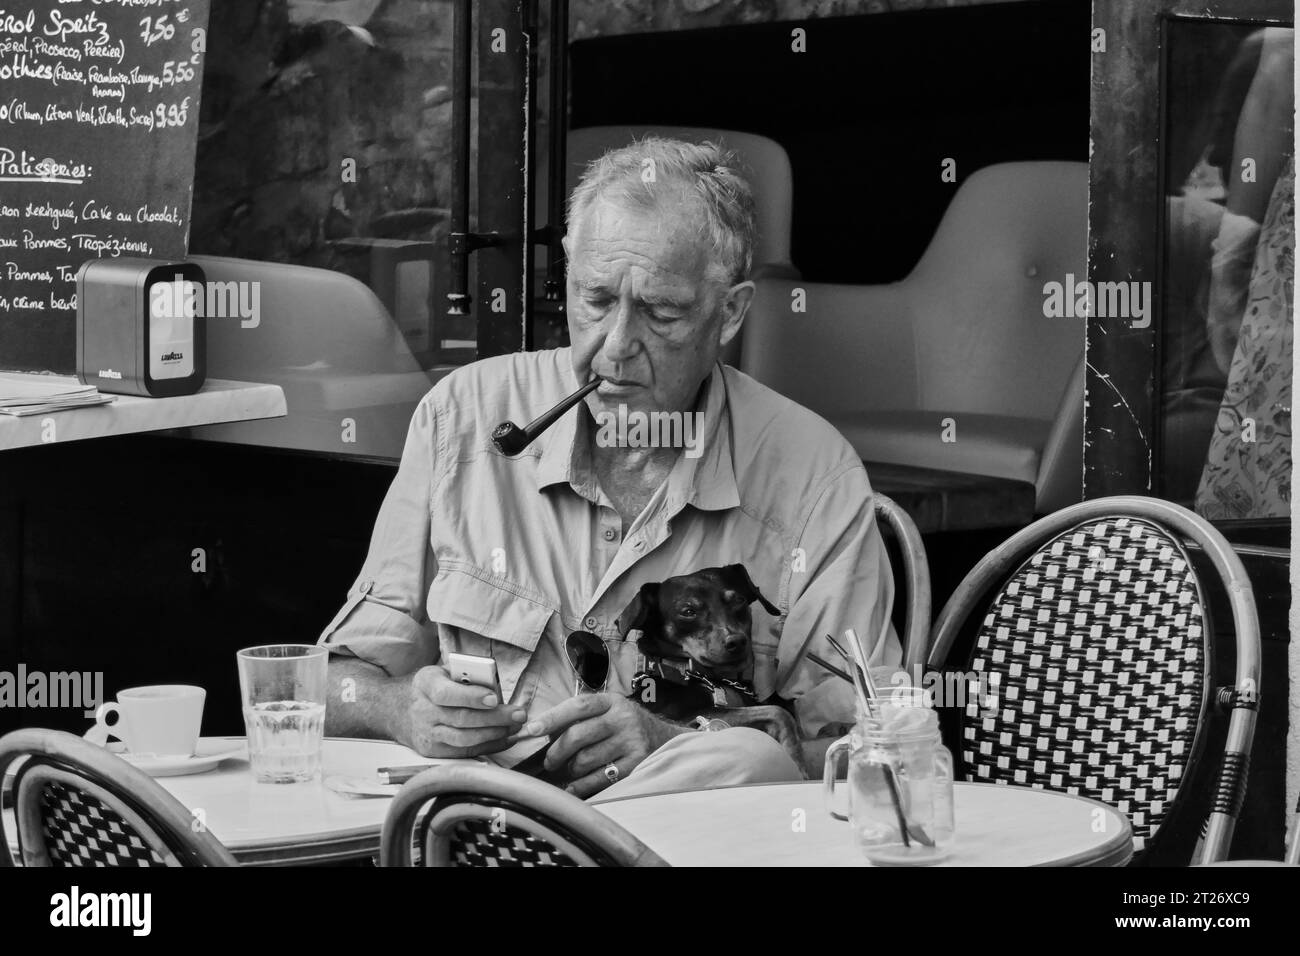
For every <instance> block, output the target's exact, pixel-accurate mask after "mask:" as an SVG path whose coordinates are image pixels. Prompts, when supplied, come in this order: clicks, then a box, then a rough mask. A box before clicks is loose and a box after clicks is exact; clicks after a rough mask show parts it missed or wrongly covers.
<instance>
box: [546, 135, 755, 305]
mask: <svg viewBox="0 0 1300 956" xmlns="http://www.w3.org/2000/svg"><path fill="white" fill-rule="evenodd" d="M739 167H740V161H739V158H738V157H737V156H736V154H735V153H733V152H731V151H730V150H728V149H725V148H723V147H722V146H719V145H718V144H716V143H711V142H703V143H688V142H686V141H684V140H680V139H668V138H666V137H662V136H647V137H645V138H644V139H641V140H637V141H636V142H634V143H631V144H629V145H627V146H623V147H621V148H619V149H613V150H610V151H609V152H608V153H606V154H605V155H603V156H601V157H600V158H599V159H595V160H593V161H592V162H591V163H590V164H588V166H587V170H586V172H584V173H583V174H582V179H581V180H580V181H579V182H578V185H577V187H576V188H575V189H574V190H573V195H571V196H570V197H569V210H568V212H569V219H568V222H569V226H568V228H569V232H570V233H572V232H573V229H574V224H575V223H576V222H578V221H579V219H580V217H581V216H582V215H583V214H584V213H586V211H587V210H588V209H589V208H590V207H591V205H592V204H593V203H594V202H595V201H596V200H597V199H601V198H605V199H610V200H613V201H616V202H622V203H626V204H628V205H630V206H632V207H633V208H640V209H653V208H656V207H657V206H658V205H659V204H660V202H661V201H662V200H663V199H664V197H665V196H672V195H674V194H675V195H682V194H683V193H684V194H685V195H686V196H688V197H694V198H695V199H697V200H698V201H699V202H698V208H699V210H700V212H701V213H702V216H701V217H700V218H701V219H702V222H701V223H700V238H701V239H703V240H704V241H706V242H708V244H709V247H710V249H711V251H712V255H713V262H714V266H715V268H716V269H717V270H719V271H720V272H721V274H722V277H723V278H724V280H727V281H729V282H730V283H732V284H734V283H737V282H744V281H745V279H746V278H748V277H749V270H750V268H751V267H752V266H753V261H754V233H755V224H754V195H753V192H752V190H751V189H750V187H749V183H748V182H746V181H745V178H744V177H743V176H742V175H741V174H740V172H739ZM665 186H667V187H675V189H672V188H670V189H665V188H664V187H665Z"/></svg>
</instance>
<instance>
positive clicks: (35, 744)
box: [0, 729, 236, 867]
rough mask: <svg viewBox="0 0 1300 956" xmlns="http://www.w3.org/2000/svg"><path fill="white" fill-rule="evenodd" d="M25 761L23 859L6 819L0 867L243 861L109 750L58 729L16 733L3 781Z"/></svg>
mask: <svg viewBox="0 0 1300 956" xmlns="http://www.w3.org/2000/svg"><path fill="white" fill-rule="evenodd" d="M24 758H25V759H24ZM18 760H22V764H21V766H19V767H18V768H17V772H16V773H15V775H14V778H13V795H14V822H15V825H16V829H17V831H18V832H17V836H18V846H19V847H20V852H21V862H19V861H17V860H15V859H14V857H13V855H12V853H11V852H10V850H9V839H8V836H7V834H6V833H5V825H4V818H3V817H2V816H0V867H12V866H18V865H22V866H73V867H109V866H121V867H152V866H235V865H236V862H235V859H234V857H232V856H231V855H230V852H229V851H228V850H227V849H226V848H225V847H223V846H222V845H221V844H220V843H219V842H218V841H217V839H216V838H215V837H214V836H212V834H210V833H208V832H207V831H206V830H202V829H199V830H198V832H196V830H195V827H194V826H193V823H194V817H193V815H192V814H191V813H190V811H189V810H187V809H186V808H185V807H184V806H183V805H182V804H181V803H180V802H179V801H177V800H176V798H174V797H173V796H172V795H171V794H169V793H168V792H167V791H166V790H164V789H163V788H162V787H160V786H159V785H158V784H157V783H156V782H154V780H153V778H151V777H150V776H149V775H148V774H146V773H144V772H143V771H141V770H137V769H136V768H135V767H133V766H131V765H130V764H129V763H127V762H126V761H125V760H123V759H122V758H121V757H117V756H114V755H113V754H111V753H109V752H108V751H107V750H105V749H104V748H103V747H100V746H98V745H96V744H93V743H90V742H89V741H86V740H83V739H82V738H80V737H77V736H75V735H73V734H67V733H63V732H62V731H59V730H38V729H26V730H16V731H14V732H13V733H10V734H6V735H5V736H4V737H0V781H3V780H4V779H5V773H6V771H7V770H8V769H9V767H10V766H11V765H13V764H14V763H15V762H16V761H18Z"/></svg>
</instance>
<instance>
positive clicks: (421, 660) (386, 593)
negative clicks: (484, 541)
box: [319, 393, 438, 676]
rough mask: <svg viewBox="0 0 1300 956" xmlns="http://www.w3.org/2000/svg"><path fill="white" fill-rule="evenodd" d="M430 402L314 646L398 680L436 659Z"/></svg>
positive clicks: (417, 418) (418, 413)
mask: <svg viewBox="0 0 1300 956" xmlns="http://www.w3.org/2000/svg"><path fill="white" fill-rule="evenodd" d="M433 394H434V393H430V394H429V395H427V396H425V398H424V400H423V401H421V402H420V404H419V406H417V408H416V410H415V414H414V415H413V416H412V417H411V425H410V428H409V429H408V430H407V434H406V445H405V447H404V448H403V450H402V461H401V464H400V466H399V467H398V469H397V475H396V477H395V478H394V479H393V483H392V485H390V486H389V489H388V494H387V495H386V496H385V497H384V503H383V505H382V506H381V507H380V509H379V516H378V517H377V518H376V519H375V528H374V531H373V532H372V534H371V538H370V550H369V553H368V554H367V555H366V560H365V563H364V564H363V565H362V568H361V573H360V574H358V575H357V579H356V580H355V581H354V582H353V584H352V587H351V588H350V589H349V590H348V597H347V601H346V602H345V603H344V605H343V607H342V608H341V609H340V610H339V612H338V614H336V615H335V616H334V620H332V621H330V623H329V625H328V626H327V627H326V628H325V630H324V631H323V632H322V633H321V636H320V641H319V643H321V644H324V645H326V646H328V647H329V648H330V651H331V652H332V653H334V654H343V655H348V656H351V657H356V658H359V659H361V660H364V661H368V662H370V663H372V664H375V665H377V666H379V667H382V668H383V669H384V670H385V671H386V672H387V673H388V674H389V675H391V676H399V675H402V674H408V673H410V672H411V671H414V670H417V669H418V668H420V667H423V666H424V665H426V664H432V663H435V662H436V661H437V659H438V632H437V626H436V625H434V624H431V623H430V622H429V619H428V615H427V613H426V611H425V596H426V595H427V594H428V591H429V582H430V581H431V580H432V579H433V577H434V575H435V574H436V572H437V564H436V560H435V558H434V554H433V550H432V547H431V543H430V540H429V495H430V493H431V491H432V488H433V485H434V481H435V471H436V468H435V466H436V462H435V457H436V456H435V450H436V449H437V447H438V444H437V414H436V410H435V406H434V404H433Z"/></svg>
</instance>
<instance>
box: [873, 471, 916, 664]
mask: <svg viewBox="0 0 1300 956" xmlns="http://www.w3.org/2000/svg"><path fill="white" fill-rule="evenodd" d="M872 498H873V499H874V500H875V503H876V520H877V521H880V522H883V523H884V524H885V525H886V526H888V528H889V529H890V530H891V531H892V532H893V533H894V537H896V538H897V539H898V550H899V553H900V554H901V555H902V558H903V580H904V582H905V583H906V585H907V619H906V621H905V622H904V626H903V632H904V633H903V667H904V668H905V669H906V670H907V672H908V673H909V674H915V673H917V671H918V670H919V669H920V667H921V665H923V664H924V663H925V652H926V650H927V648H928V646H929V643H930V562H929V561H928V560H927V559H926V556H925V542H924V541H923V540H922V539H921V532H920V531H918V530H917V528H916V522H914V521H913V520H912V517H911V515H909V514H908V513H907V512H906V511H904V510H903V509H902V508H900V507H899V506H898V503H897V502H895V501H894V500H893V499H892V498H889V497H887V496H885V495H882V494H880V493H879V492H874V493H873V494H872Z"/></svg>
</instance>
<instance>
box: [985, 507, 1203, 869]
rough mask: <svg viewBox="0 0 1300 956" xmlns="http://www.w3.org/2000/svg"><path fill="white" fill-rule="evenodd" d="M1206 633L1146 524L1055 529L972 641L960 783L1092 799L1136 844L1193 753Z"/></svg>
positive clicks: (1165, 545) (1168, 543) (1183, 558)
mask: <svg viewBox="0 0 1300 956" xmlns="http://www.w3.org/2000/svg"><path fill="white" fill-rule="evenodd" d="M1210 634H1211V628H1210V627H1209V622H1208V610H1207V608H1206V605H1205V602H1204V600H1203V597H1202V594H1201V589H1200V585H1199V583H1198V581H1197V578H1196V576H1195V574H1194V572H1193V570H1192V566H1191V562H1190V561H1189V560H1188V556H1187V553H1186V552H1185V551H1184V550H1183V548H1182V546H1181V544H1180V543H1179V542H1178V541H1177V540H1175V539H1174V538H1173V537H1171V536H1170V534H1169V533H1168V532H1166V531H1165V530H1164V529H1162V528H1161V527H1159V526H1158V525H1156V524H1153V523H1151V522H1149V521H1146V520H1143V519H1141V518H1136V517H1118V518H1105V519H1100V520H1091V521H1085V522H1083V523H1082V524H1079V525H1076V526H1075V527H1073V528H1071V529H1070V530H1068V531H1065V532H1063V533H1061V534H1058V535H1057V536H1056V537H1054V538H1053V539H1052V540H1050V541H1049V542H1047V543H1046V544H1045V545H1043V546H1042V547H1040V548H1039V549H1038V550H1037V551H1035V552H1034V553H1033V554H1032V555H1031V556H1030V557H1029V558H1028V559H1027V560H1026V561H1025V562H1024V563H1023V564H1022V565H1021V566H1020V567H1019V568H1018V569H1017V570H1016V571H1015V573H1013V574H1012V575H1011V577H1010V578H1009V579H1008V580H1007V581H1006V583H1005V584H1004V585H1003V586H1002V588H1001V589H1000V590H999V591H998V593H997V595H996V597H995V598H994V599H993V602H992V603H991V604H990V605H989V608H988V613H987V614H986V616H985V617H984V620H983V624H982V625H981V626H980V628H979V630H978V632H977V634H976V636H975V646H974V650H973V652H972V656H971V661H970V670H971V671H972V672H974V673H975V674H977V675H979V680H978V681H975V682H974V685H973V687H972V690H974V691H976V693H974V694H970V695H968V696H967V702H966V708H965V720H964V721H963V725H962V740H961V758H962V762H963V764H964V765H965V767H966V771H967V778H968V779H971V780H974V781H976V782H991V783H1005V784H1017V785H1021V786H1032V787H1038V788H1042V789H1048V790H1059V791H1064V792H1066V793H1072V794H1078V795H1082V796H1086V797H1092V798H1094V799H1098V800H1101V801H1103V802H1105V803H1108V804H1110V805H1111V806H1114V807H1117V808H1118V809H1119V810H1121V811H1122V812H1123V813H1125V814H1127V815H1128V817H1129V819H1130V820H1131V821H1132V825H1133V834H1134V838H1135V847H1136V848H1137V849H1140V848H1141V847H1142V846H1143V844H1144V843H1145V842H1146V841H1147V840H1149V839H1150V838H1151V837H1152V836H1154V835H1155V833H1156V831H1157V829H1158V828H1159V826H1160V824H1161V822H1162V821H1163V820H1164V819H1165V817H1166V816H1167V814H1168V812H1169V810H1170V807H1171V805H1172V804H1173V802H1174V799H1175V797H1176V796H1177V795H1178V791H1179V787H1180V786H1181V785H1182V783H1183V782H1184V779H1185V777H1186V770H1187V768H1188V766H1189V764H1190V762H1191V760H1192V757H1193V753H1194V750H1195V745H1196V740H1197V733H1198V731H1199V728H1200V725H1201V722H1202V718H1203V715H1204V713H1205V707H1206V704H1207V700H1206V693H1207V692H1206V688H1207V687H1208V677H1209V674H1208V663H1207V662H1208V660H1209V657H1210V656H1211V655H1210V650H1211V647H1210V643H1209V642H1210V637H1209V635H1210Z"/></svg>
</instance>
